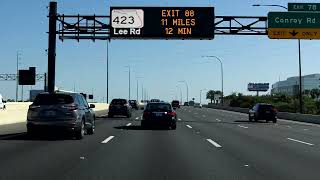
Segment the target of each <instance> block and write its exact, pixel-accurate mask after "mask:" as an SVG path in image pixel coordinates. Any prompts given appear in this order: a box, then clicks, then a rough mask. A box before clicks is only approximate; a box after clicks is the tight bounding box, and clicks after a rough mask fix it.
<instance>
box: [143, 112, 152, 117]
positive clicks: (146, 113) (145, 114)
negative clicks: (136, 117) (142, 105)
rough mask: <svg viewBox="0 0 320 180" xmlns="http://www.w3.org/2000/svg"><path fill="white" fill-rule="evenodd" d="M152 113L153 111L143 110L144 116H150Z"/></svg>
mask: <svg viewBox="0 0 320 180" xmlns="http://www.w3.org/2000/svg"><path fill="white" fill-rule="evenodd" d="M150 114H151V112H149V111H145V112H143V116H149V115H150Z"/></svg>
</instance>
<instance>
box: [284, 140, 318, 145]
mask: <svg viewBox="0 0 320 180" xmlns="http://www.w3.org/2000/svg"><path fill="white" fill-rule="evenodd" d="M287 139H289V140H290V141H295V142H298V143H302V144H306V145H309V146H313V145H314V144H311V143H308V142H304V141H300V140H296V139H292V138H287Z"/></svg>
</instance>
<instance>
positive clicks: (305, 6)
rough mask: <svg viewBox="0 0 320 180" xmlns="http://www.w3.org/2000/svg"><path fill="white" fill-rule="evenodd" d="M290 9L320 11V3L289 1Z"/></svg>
mask: <svg viewBox="0 0 320 180" xmlns="http://www.w3.org/2000/svg"><path fill="white" fill-rule="evenodd" d="M288 11H313V12H315V11H320V3H288Z"/></svg>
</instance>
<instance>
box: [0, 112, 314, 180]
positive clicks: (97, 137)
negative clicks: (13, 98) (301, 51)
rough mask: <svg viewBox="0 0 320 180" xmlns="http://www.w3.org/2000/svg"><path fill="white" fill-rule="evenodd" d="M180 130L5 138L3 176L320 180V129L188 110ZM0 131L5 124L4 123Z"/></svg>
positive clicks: (134, 127)
mask: <svg viewBox="0 0 320 180" xmlns="http://www.w3.org/2000/svg"><path fill="white" fill-rule="evenodd" d="M177 113H178V118H179V121H178V124H177V130H162V129H153V130H152V129H143V128H141V127H140V120H141V115H142V111H136V112H134V113H133V116H132V118H130V119H127V118H122V117H118V118H100V119H99V120H97V123H96V124H97V127H96V132H95V134H94V135H91V136H90V135H87V136H85V138H84V139H83V140H74V139H72V138H70V137H52V136H42V137H35V138H30V137H28V136H27V135H26V134H25V133H19V134H10V135H1V136H0V180H7V179H10V180H11V179H19V180H20V179H24V180H27V179H30V180H31V179H32V180H38V179H39V180H40V179H41V180H43V179H46V180H48V179H50V180H51V179H52V180H57V179H59V180H60V179H63V180H64V179H65V180H78V179H83V180H109V179H110V180H118V179H130V180H142V179H147V180H153V179H155V180H156V179H159V180H168V179H174V180H177V179H195V180H200V179H201V180H202V179H203V180H216V179H217V180H224V179H226V180H250V179H253V180H258V179H259V180H260V179H261V180H262V179H268V180H270V179H281V180H284V179H288V180H294V179H308V180H312V179H315V180H317V179H320V171H319V170H318V169H319V164H320V126H319V125H312V124H305V123H295V122H291V121H283V120H280V121H278V123H277V124H273V123H271V122H269V123H265V122H258V123H254V122H252V123H249V122H248V117H247V115H245V114H240V113H234V112H227V111H223V110H214V109H206V108H202V109H196V108H192V107H182V108H181V109H179V110H177ZM0 128H1V126H0Z"/></svg>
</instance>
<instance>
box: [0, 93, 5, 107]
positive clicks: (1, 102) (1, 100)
mask: <svg viewBox="0 0 320 180" xmlns="http://www.w3.org/2000/svg"><path fill="white" fill-rule="evenodd" d="M0 109H2V110H5V109H6V102H5V101H4V100H3V98H2V95H1V94H0Z"/></svg>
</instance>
